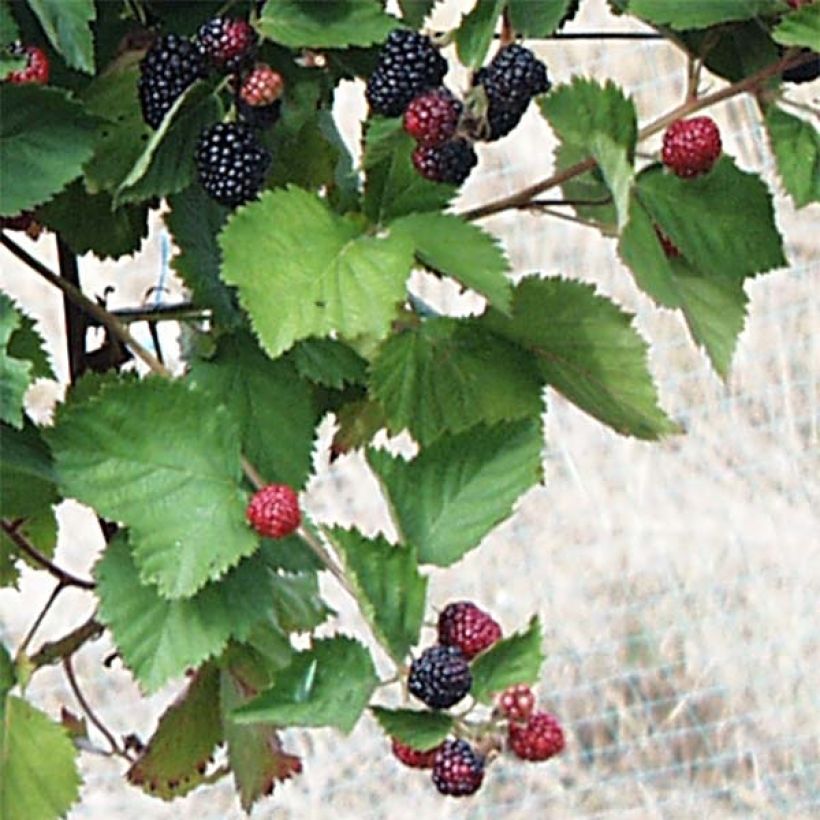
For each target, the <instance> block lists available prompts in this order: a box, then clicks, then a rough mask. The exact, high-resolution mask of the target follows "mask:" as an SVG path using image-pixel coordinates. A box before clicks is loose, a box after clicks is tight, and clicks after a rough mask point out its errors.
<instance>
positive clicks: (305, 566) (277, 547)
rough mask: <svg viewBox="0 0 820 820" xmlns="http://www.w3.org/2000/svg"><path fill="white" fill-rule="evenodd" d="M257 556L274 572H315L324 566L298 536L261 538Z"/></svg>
mask: <svg viewBox="0 0 820 820" xmlns="http://www.w3.org/2000/svg"><path fill="white" fill-rule="evenodd" d="M259 554H260V555H261V556H262V557H263V558H264V561H265V563H266V564H267V565H268V566H269V567H270V568H271V569H274V570H277V569H281V570H284V571H285V572H292V573H297V574H298V573H302V572H316V571H318V570H321V569H323V568H324V564H322V562H321V561H320V560H319V559H318V558H317V557H316V555H315V554H314V552H313V550H311V548H310V547H309V546H308V545H307V543H306V542H305V541H303V540H302V539H301V538H300V537H299V536H298V535H288V536H286V537H285V538H273V539H268V538H263V539H262V546H261V548H260V550H259Z"/></svg>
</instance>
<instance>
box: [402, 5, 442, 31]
mask: <svg viewBox="0 0 820 820" xmlns="http://www.w3.org/2000/svg"><path fill="white" fill-rule="evenodd" d="M437 2H438V0H399V8H400V9H401V13H402V19H403V20H404V22H405V23H407V25H408V26H410V28H416V29H419V28H421V25H422V23H423V22H424V21H425V19H426V18H427V16H428V15H429V14H430V12H431V11H432V10H433V6H435V5H436V3H437Z"/></svg>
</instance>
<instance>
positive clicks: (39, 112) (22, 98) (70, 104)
mask: <svg viewBox="0 0 820 820" xmlns="http://www.w3.org/2000/svg"><path fill="white" fill-rule="evenodd" d="M0 111H2V112H3V116H2V117H0V167H2V169H3V184H2V186H0V216H15V215H16V214H19V213H20V212H21V211H25V210H30V209H31V208H33V207H34V206H35V205H40V204H41V203H43V202H45V201H46V200H47V199H50V198H51V197H52V196H54V194H56V193H57V192H58V191H61V190H62V189H63V188H64V187H65V186H66V185H68V183H69V182H71V180H72V179H74V178H75V177H76V176H77V175H78V174H79V173H80V171H81V169H82V167H83V164H84V163H85V162H86V161H87V160H88V159H89V157H90V156H91V154H92V153H93V151H94V143H95V141H96V138H97V133H96V125H97V121H96V120H95V119H94V118H93V117H91V116H89V115H88V114H87V113H86V112H85V110H84V109H83V107H82V105H80V104H79V103H78V102H76V101H75V100H74V99H72V98H71V97H70V96H69V94H68V92H66V91H63V90H62V89H57V88H51V87H44V86H38V85H12V84H11V83H0Z"/></svg>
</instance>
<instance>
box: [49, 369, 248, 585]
mask: <svg viewBox="0 0 820 820" xmlns="http://www.w3.org/2000/svg"><path fill="white" fill-rule="evenodd" d="M148 420H150V424H149V423H147V421H148ZM47 439H48V441H49V442H50V444H51V446H52V449H53V451H54V456H55V461H56V464H57V473H58V475H59V477H60V484H61V487H62V489H63V491H64V494H65V495H66V496H71V497H73V498H76V499H78V500H79V501H82V502H84V503H86V504H89V505H91V506H92V507H94V509H95V510H96V511H97V512H98V513H100V514H101V515H103V516H105V517H107V518H110V519H112V520H115V521H122V522H124V523H125V524H126V525H127V526H128V527H130V528H131V532H132V536H131V538H132V543H133V544H134V555H135V559H136V563H137V565H138V566H139V568H140V576H141V577H142V579H143V581H146V582H152V583H156V584H158V586H159V589H160V593H161V594H162V595H164V596H167V597H169V598H179V597H186V596H189V595H193V593H194V592H196V591H197V590H198V589H200V588H201V587H202V586H203V585H204V584H205V583H206V582H207V581H208V580H213V579H215V578H218V577H219V576H220V575H222V574H223V573H224V572H225V571H226V570H227V569H228V568H229V567H231V566H233V565H234V564H236V563H237V562H238V561H239V559H240V558H242V557H243V556H246V555H250V553H252V552H253V551H254V550H255V549H256V548H257V546H258V542H257V540H256V537H255V536H254V535H253V533H252V531H251V529H250V528H249V527H248V525H247V524H246V523H245V506H246V499H245V496H244V494H243V492H242V491H241V489H240V487H239V480H240V440H239V432H238V429H237V427H236V425H235V423H234V421H233V419H232V418H231V417H230V416H229V414H228V413H227V411H226V410H225V409H224V408H221V407H215V406H214V403H213V399H212V397H211V396H209V395H207V394H204V393H198V392H195V391H194V390H191V389H190V388H189V387H188V386H186V385H185V384H184V383H183V382H179V381H167V380H163V379H158V378H148V379H145V380H143V381H139V382H130V383H128V382H126V383H119V384H113V385H109V386H107V387H105V388H103V390H102V391H101V392H100V393H99V394H98V395H97V396H95V397H93V398H91V399H90V400H88V401H81V402H78V403H77V404H73V403H70V404H69V405H67V406H64V407H63V408H62V409H61V410H60V412H59V413H58V419H57V425H56V427H54V428H53V429H51V430H49V432H48V435H47Z"/></svg>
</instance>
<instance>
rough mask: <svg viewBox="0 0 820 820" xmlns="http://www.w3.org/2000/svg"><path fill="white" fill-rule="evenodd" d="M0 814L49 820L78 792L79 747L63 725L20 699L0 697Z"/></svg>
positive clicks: (16, 818) (63, 810)
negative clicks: (0, 722) (0, 699)
mask: <svg viewBox="0 0 820 820" xmlns="http://www.w3.org/2000/svg"><path fill="white" fill-rule="evenodd" d="M0 703H1V704H2V706H1V707H0V719H2V729H3V732H2V736H0V817H3V818H5V820H53V818H55V817H60V816H62V815H64V814H66V812H67V811H68V810H69V808H70V807H71V806H72V804H73V803H74V802H75V801H76V800H77V798H78V797H79V795H80V783H81V780H80V773H79V771H78V769H77V752H76V750H75V749H74V746H73V744H72V743H71V740H70V739H69V736H68V734H67V732H66V731H65V729H63V727H62V726H60V725H59V724H57V723H55V722H54V721H52V720H50V719H49V717H48V715H46V714H44V713H43V712H41V711H40V710H39V709H35V707H34V706H32V705H31V704H30V703H27V702H26V701H24V700H22V699H21V698H17V697H14V696H13V695H7V696H6V698H5V700H4V701H2V702H0Z"/></svg>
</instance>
